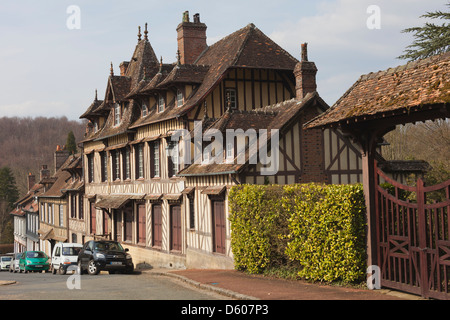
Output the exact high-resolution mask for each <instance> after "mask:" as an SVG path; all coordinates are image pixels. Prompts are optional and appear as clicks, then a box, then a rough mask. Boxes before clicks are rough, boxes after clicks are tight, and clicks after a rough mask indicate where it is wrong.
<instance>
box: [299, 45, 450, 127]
mask: <svg viewBox="0 0 450 320" xmlns="http://www.w3.org/2000/svg"><path fill="white" fill-rule="evenodd" d="M443 103H447V104H448V103H450V52H447V53H444V54H441V55H437V56H433V57H430V58H427V59H423V60H418V61H414V62H410V63H408V64H406V65H403V66H399V67H397V68H390V69H388V70H385V71H379V72H376V73H370V74H367V75H363V76H361V77H360V78H359V80H358V81H357V82H356V83H355V84H354V85H353V86H352V87H351V88H350V89H349V90H348V91H347V92H346V93H345V94H344V95H343V96H342V97H341V98H340V99H339V100H338V101H337V102H336V103H335V104H334V105H333V107H332V108H330V109H329V110H328V111H327V112H326V113H324V114H322V115H320V116H318V117H317V118H315V119H313V120H312V121H311V122H309V123H308V124H307V125H306V126H305V128H313V127H320V126H322V127H323V126H327V125H332V124H336V123H338V122H340V121H349V120H351V119H352V120H353V119H358V118H361V120H363V119H364V118H367V119H368V118H371V119H373V118H379V117H385V116H386V115H390V114H392V113H393V112H399V111H400V112H401V111H405V112H407V113H408V114H409V112H411V108H415V107H418V108H419V109H420V108H421V106H424V105H438V104H443Z"/></svg>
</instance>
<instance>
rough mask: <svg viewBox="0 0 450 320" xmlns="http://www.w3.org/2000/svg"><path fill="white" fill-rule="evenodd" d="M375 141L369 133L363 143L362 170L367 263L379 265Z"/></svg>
mask: <svg viewBox="0 0 450 320" xmlns="http://www.w3.org/2000/svg"><path fill="white" fill-rule="evenodd" d="M375 141H376V139H375V138H374V136H373V135H370V134H369V135H368V136H367V139H366V140H365V141H364V142H363V143H361V145H362V171H363V187H364V197H365V200H366V210H367V213H366V217H367V218H366V221H367V238H366V250H367V265H368V266H373V265H375V266H378V257H377V243H376V223H377V222H376V210H375V192H376V186H375V174H376V168H375V145H376V144H375Z"/></svg>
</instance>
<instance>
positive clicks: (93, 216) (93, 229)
mask: <svg viewBox="0 0 450 320" xmlns="http://www.w3.org/2000/svg"><path fill="white" fill-rule="evenodd" d="M96 220H97V218H96V209H95V202H91V219H90V221H91V234H95V233H96V230H97V226H96Z"/></svg>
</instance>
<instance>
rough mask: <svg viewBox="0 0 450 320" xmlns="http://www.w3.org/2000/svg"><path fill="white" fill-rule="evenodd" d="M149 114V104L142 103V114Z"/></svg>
mask: <svg viewBox="0 0 450 320" xmlns="http://www.w3.org/2000/svg"><path fill="white" fill-rule="evenodd" d="M147 114H148V106H147V104H146V103H145V102H143V103H142V116H143V117H145V116H147Z"/></svg>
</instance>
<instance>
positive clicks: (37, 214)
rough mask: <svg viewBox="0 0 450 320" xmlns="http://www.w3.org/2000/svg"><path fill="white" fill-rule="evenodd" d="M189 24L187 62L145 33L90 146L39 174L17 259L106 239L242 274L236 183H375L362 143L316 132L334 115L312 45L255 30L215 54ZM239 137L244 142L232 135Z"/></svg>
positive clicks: (20, 213)
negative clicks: (235, 250) (231, 202)
mask: <svg viewBox="0 0 450 320" xmlns="http://www.w3.org/2000/svg"><path fill="white" fill-rule="evenodd" d="M176 30H177V35H178V37H177V41H178V52H177V59H176V60H177V61H175V62H174V63H163V61H162V59H158V58H157V55H156V54H155V51H154V50H153V48H152V46H151V44H150V42H149V35H148V28H147V25H145V27H144V28H143V30H142V29H141V28H140V27H139V33H138V39H137V40H138V41H137V45H136V48H135V50H134V52H133V54H132V56H131V59H130V60H129V61H124V62H122V63H121V64H120V66H119V68H120V74H116V73H115V71H116V72H117V70H114V67H113V65H112V64H111V70H110V74H109V76H108V77H107V79H106V81H107V86H106V92H105V94H104V98H103V99H99V98H98V95H97V94H96V95H95V99H94V101H93V102H92V104H91V105H90V106H89V107H88V108H87V110H86V111H85V112H84V113H83V114H82V115H81V117H80V118H82V119H87V120H88V125H87V128H86V134H85V137H84V138H83V140H82V141H81V142H79V146H80V149H81V152H80V153H79V154H76V155H69V154H68V152H67V151H65V150H64V148H58V149H57V150H56V152H55V168H54V171H53V168H49V167H47V166H42V168H41V174H40V177H39V180H37V179H35V177H34V176H31V175H30V176H29V177H28V181H29V192H28V194H27V195H26V196H25V197H24V198H22V199H21V200H20V201H19V202H18V203H17V208H16V210H14V211H13V212H12V214H13V215H14V217H15V219H16V223H15V251H16V252H20V251H23V250H26V249H28V250H33V249H40V250H43V251H45V252H46V253H48V254H49V253H50V252H51V249H52V247H53V246H54V245H55V244H56V243H57V242H58V241H63V242H78V243H84V242H85V241H87V240H90V239H93V238H105V239H113V240H117V241H120V242H121V243H122V244H123V245H124V246H125V247H127V248H129V250H130V253H131V255H132V256H133V261H134V262H135V264H138V265H139V264H150V265H152V266H161V267H186V268H233V255H232V251H231V247H230V239H231V230H230V223H229V221H228V214H229V210H228V193H229V190H230V188H231V187H232V186H234V185H239V184H267V183H274V184H294V183H306V182H321V183H339V184H342V183H344V184H345V183H356V182H361V173H362V170H361V169H362V168H361V155H360V152H359V149H358V148H357V147H355V145H353V144H352V142H351V141H349V140H348V139H347V138H346V137H345V136H344V135H343V134H342V133H341V132H339V131H338V130H333V129H325V130H322V129H310V130H305V129H303V125H304V124H305V123H306V122H307V121H309V120H311V119H313V118H315V117H316V116H318V115H320V114H321V113H323V112H324V111H326V110H327V109H328V108H329V106H328V105H327V103H326V102H325V101H324V100H322V99H321V97H320V96H319V93H318V91H317V86H316V73H317V68H316V65H315V63H314V62H311V61H308V52H307V45H306V44H303V45H302V46H301V60H300V61H299V60H297V59H296V58H294V57H293V56H292V55H291V54H289V53H288V52H286V51H285V50H284V49H282V48H281V47H280V46H279V45H277V44H276V43H275V42H274V41H272V40H271V39H270V38H269V37H267V36H266V35H265V34H264V33H263V32H262V31H261V30H259V29H258V28H257V27H256V26H255V25H253V24H249V25H247V26H246V27H244V28H242V29H240V30H237V31H236V32H234V33H232V34H230V35H228V36H227V37H225V38H223V39H222V40H220V41H218V42H216V43H215V44H213V45H211V46H208V45H207V41H206V39H207V37H206V30H207V26H206V25H205V24H204V23H202V22H201V21H200V16H199V15H198V14H196V15H194V16H193V17H192V21H191V17H190V16H189V13H188V12H185V13H184V14H183V19H182V22H181V23H180V24H179V25H178V27H177V28H176ZM141 31H143V32H142V33H143V34H142V33H141ZM299 49H300V45H299ZM80 113H81V112H80ZM180 132H182V133H183V135H180ZM228 132H235V133H236V134H235V136H234V137H233V140H232V141H230V139H225V138H224V139H220V136H223V137H225V136H226V134H227V133H228ZM199 135H200V137H201V138H200V139H196V138H195V137H198V136H199ZM241 138H242V139H241ZM239 139H241V140H240V142H241V143H240V144H239V143H237V140H239ZM233 142H236V143H233ZM236 145H237V146H236ZM255 146H257V147H256V148H255ZM273 146H276V148H275V149H271V147H273ZM197 150H198V151H199V152H197ZM218 150H221V151H220V152H219V151H218ZM255 150H256V151H255ZM262 150H266V151H267V152H266V153H265V155H266V158H267V159H271V161H270V163H269V162H267V161H266V162H264V161H261V160H264V157H262V156H261V154H260V153H261V152H262ZM268 150H272V151H268ZM275 152H276V154H274V153H275ZM255 159H256V161H255ZM218 160H223V161H218ZM275 162H276V170H274V171H273V172H271V173H270V174H268V173H267V170H266V169H267V168H268V167H270V166H273V164H274V163H275Z"/></svg>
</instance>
